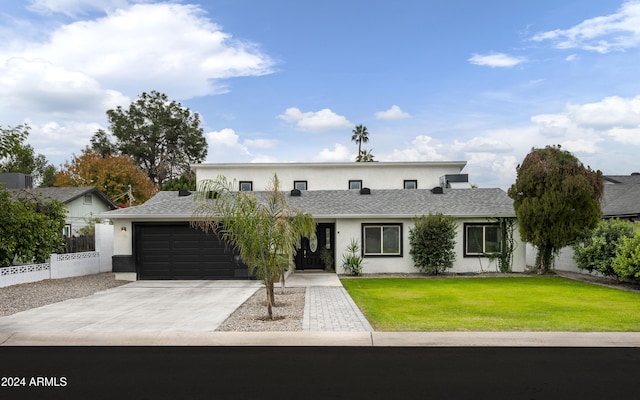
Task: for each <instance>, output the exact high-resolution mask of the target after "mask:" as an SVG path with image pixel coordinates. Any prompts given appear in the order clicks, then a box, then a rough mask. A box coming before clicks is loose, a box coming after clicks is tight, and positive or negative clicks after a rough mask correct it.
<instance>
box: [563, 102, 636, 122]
mask: <svg viewBox="0 0 640 400" xmlns="http://www.w3.org/2000/svg"><path fill="white" fill-rule="evenodd" d="M567 113H568V114H569V116H570V117H571V119H572V120H573V121H574V122H575V123H576V124H578V125H580V126H583V127H588V128H594V129H610V128H614V127H615V128H621V127H622V128H634V127H638V126H640V96H636V97H634V98H631V99H625V98H622V97H618V96H611V97H605V98H604V99H602V100H601V101H599V102H596V103H588V104H580V105H568V106H567Z"/></svg>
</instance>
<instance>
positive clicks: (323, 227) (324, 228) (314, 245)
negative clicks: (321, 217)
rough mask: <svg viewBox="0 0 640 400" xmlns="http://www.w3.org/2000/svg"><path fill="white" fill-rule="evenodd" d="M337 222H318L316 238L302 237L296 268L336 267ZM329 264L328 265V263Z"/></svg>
mask: <svg viewBox="0 0 640 400" xmlns="http://www.w3.org/2000/svg"><path fill="white" fill-rule="evenodd" d="M335 231H336V224H324V223H323V224H318V226H317V227H316V237H315V238H311V239H308V238H302V239H301V242H300V249H299V250H298V252H297V253H296V270H305V269H326V268H327V267H328V266H329V267H330V268H331V269H335V266H336V263H335V250H334V247H335ZM327 264H328V265H327Z"/></svg>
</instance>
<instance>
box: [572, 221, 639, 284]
mask: <svg viewBox="0 0 640 400" xmlns="http://www.w3.org/2000/svg"><path fill="white" fill-rule="evenodd" d="M634 233H635V227H634V224H633V223H632V222H628V221H620V220H618V219H613V220H609V221H600V223H598V226H596V227H595V228H594V229H588V230H585V231H583V232H582V233H581V235H580V236H579V238H578V239H577V240H576V242H575V243H574V244H573V250H574V256H573V258H574V259H575V260H576V264H577V265H578V268H580V269H584V270H587V271H589V272H593V271H597V272H600V273H601V274H603V275H605V276H612V277H615V278H619V274H618V273H617V272H616V271H615V270H614V269H613V260H614V259H615V258H616V253H617V251H618V247H619V246H620V244H622V241H623V239H624V238H630V237H633V235H634Z"/></svg>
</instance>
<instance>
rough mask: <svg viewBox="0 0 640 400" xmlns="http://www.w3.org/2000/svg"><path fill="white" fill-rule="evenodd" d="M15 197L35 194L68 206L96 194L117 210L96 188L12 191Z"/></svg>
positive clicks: (47, 188) (46, 188) (52, 188)
mask: <svg viewBox="0 0 640 400" xmlns="http://www.w3.org/2000/svg"><path fill="white" fill-rule="evenodd" d="M12 192H13V193H14V196H20V193H21V192H28V193H33V194H35V195H36V196H42V197H44V198H50V199H54V200H59V201H60V202H62V203H64V204H66V203H69V202H71V201H73V200H75V199H77V198H79V197H81V196H84V195H86V194H95V195H96V196H98V197H99V198H100V199H102V201H103V202H105V203H106V204H107V205H108V206H109V207H111V208H117V205H116V204H115V203H114V202H113V201H111V199H109V198H108V197H107V196H106V195H105V194H104V193H102V192H101V191H100V190H99V189H98V188H96V187H95V186H79V187H45V188H33V189H12Z"/></svg>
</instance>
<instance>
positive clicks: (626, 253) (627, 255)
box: [613, 234, 640, 281]
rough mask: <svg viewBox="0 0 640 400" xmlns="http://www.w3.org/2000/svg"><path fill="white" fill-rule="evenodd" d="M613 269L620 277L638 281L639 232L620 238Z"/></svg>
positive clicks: (639, 270) (639, 276) (639, 261)
mask: <svg viewBox="0 0 640 400" xmlns="http://www.w3.org/2000/svg"><path fill="white" fill-rule="evenodd" d="M613 269H614V270H615V272H616V273H617V274H618V276H619V277H620V278H621V279H626V280H635V281H640V234H636V235H635V236H634V237H632V238H624V239H623V240H622V243H621V244H620V247H618V253H617V255H616V258H615V259H614V260H613Z"/></svg>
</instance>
